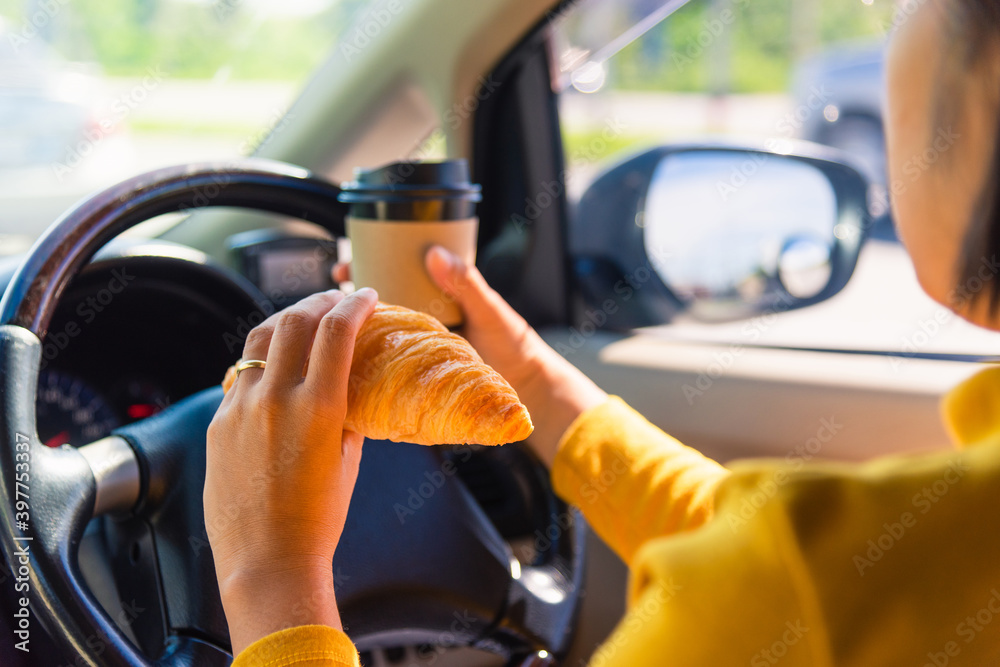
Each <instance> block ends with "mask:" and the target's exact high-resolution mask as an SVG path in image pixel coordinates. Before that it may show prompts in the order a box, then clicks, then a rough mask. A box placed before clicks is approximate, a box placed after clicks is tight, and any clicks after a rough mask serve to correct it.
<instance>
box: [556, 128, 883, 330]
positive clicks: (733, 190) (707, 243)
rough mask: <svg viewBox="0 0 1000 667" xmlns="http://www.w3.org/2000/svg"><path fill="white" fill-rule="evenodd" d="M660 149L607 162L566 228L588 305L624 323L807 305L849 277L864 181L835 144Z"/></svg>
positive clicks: (862, 213) (866, 223)
mask: <svg viewBox="0 0 1000 667" xmlns="http://www.w3.org/2000/svg"><path fill="white" fill-rule="evenodd" d="M795 147H796V149H797V150H796V152H795V153H776V152H773V151H768V150H765V149H762V148H743V147H732V146H721V145H720V146H668V147H660V148H655V149H653V150H651V151H648V152H646V153H643V154H641V155H638V156H636V157H633V158H631V159H629V160H628V161H626V162H624V163H622V164H619V165H618V166H616V167H614V168H612V169H611V170H609V171H607V172H606V173H604V174H603V175H601V176H600V177H598V178H597V180H595V181H594V183H593V184H592V185H591V186H590V187H589V188H588V190H587V191H586V192H585V193H584V194H583V196H582V197H581V199H580V201H579V203H578V206H577V209H576V211H575V214H574V215H573V216H571V220H572V223H571V226H570V230H569V246H570V256H571V259H572V263H573V269H574V273H575V278H576V284H577V287H578V288H579V292H580V295H581V296H582V298H583V300H584V305H585V306H586V308H588V309H591V310H592V309H594V308H597V309H599V310H601V311H602V312H603V314H604V315H605V316H606V317H607V326H609V327H610V328H616V329H627V328H635V327H641V326H651V325H656V324H663V323H666V322H668V321H670V320H671V319H673V318H675V317H676V316H678V315H681V314H685V315H688V316H691V317H694V318H697V319H699V320H703V321H728V320H735V319H741V318H746V317H752V316H754V315H757V314H760V313H765V312H778V311H785V310H792V309H795V308H803V307H805V306H809V305H812V304H815V303H819V302H820V301H824V300H826V299H829V298H830V297H832V296H834V295H835V294H837V293H838V292H839V291H840V290H841V289H843V288H844V286H845V285H846V284H847V281H848V279H850V277H851V274H853V272H854V268H855V266H856V265H857V260H858V254H859V253H860V251H861V246H862V244H863V242H864V239H865V235H866V233H867V231H868V229H869V228H870V227H871V215H870V213H869V210H868V183H867V181H866V180H865V177H864V176H862V175H861V173H860V172H859V171H858V170H857V169H854V168H853V167H851V166H849V165H847V164H845V163H844V162H840V161H837V160H836V159H835V157H836V154H834V153H833V152H831V151H830V150H829V149H825V148H823V147H820V146H814V145H812V144H805V143H801V144H796V145H795Z"/></svg>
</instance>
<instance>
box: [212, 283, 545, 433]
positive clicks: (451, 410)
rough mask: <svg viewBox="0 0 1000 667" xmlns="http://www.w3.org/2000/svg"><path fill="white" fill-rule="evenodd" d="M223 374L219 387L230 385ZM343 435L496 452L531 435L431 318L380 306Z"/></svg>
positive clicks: (480, 367)
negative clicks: (469, 445) (490, 448)
mask: <svg viewBox="0 0 1000 667" xmlns="http://www.w3.org/2000/svg"><path fill="white" fill-rule="evenodd" d="M235 379H236V372H235V369H234V368H233V367H230V368H229V370H228V371H227V372H226V377H225V379H224V380H223V383H222V386H223V388H224V389H225V390H226V391H229V388H230V387H231V386H232V385H233V382H234V381H235ZM344 428H345V429H347V430H350V431H354V432H356V433H360V434H361V435H363V436H365V437H367V438H372V439H375V440H393V441H396V442H412V443H416V444H420V445H436V444H465V443H475V444H480V445H502V444H504V443H507V442H517V441H519V440H524V439H525V438H527V437H528V436H529V435H530V434H531V431H532V430H533V427H532V425H531V417H530V416H529V415H528V410H527V408H525V407H524V405H523V404H522V403H521V402H520V400H518V397H517V394H516V393H515V392H514V389H513V388H512V387H511V386H510V385H509V384H507V381H506V380H504V379H503V377H501V376H500V374H499V373H497V372H496V371H495V370H493V369H492V368H490V367H489V366H487V365H486V364H485V363H484V362H483V360H482V358H481V357H480V356H479V355H478V354H477V353H476V351H475V350H474V349H473V348H472V346H471V345H470V344H469V343H468V341H466V340H465V339H464V338H462V337H461V336H459V335H457V334H453V333H451V332H449V331H448V329H447V328H445V326H444V325H443V324H441V323H440V322H438V321H437V320H436V319H434V318H433V317H431V316H430V315H425V314H423V313H419V312H416V311H413V310H409V309H408V308H402V307H400V306H390V305H386V304H383V303H379V304H378V306H376V308H375V312H374V313H373V314H372V316H371V317H370V318H368V321H367V322H366V323H365V325H364V326H363V327H362V328H361V331H360V332H359V334H358V338H357V342H356V343H355V347H354V359H353V361H352V362H351V376H350V379H349V381H348V391H347V417H346V419H345V420H344Z"/></svg>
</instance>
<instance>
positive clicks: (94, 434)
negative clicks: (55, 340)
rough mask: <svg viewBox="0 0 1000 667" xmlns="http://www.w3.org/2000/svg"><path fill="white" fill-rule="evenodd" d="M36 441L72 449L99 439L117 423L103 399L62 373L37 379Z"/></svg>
mask: <svg viewBox="0 0 1000 667" xmlns="http://www.w3.org/2000/svg"><path fill="white" fill-rule="evenodd" d="M36 410H37V413H38V437H39V438H40V439H41V441H42V442H44V443H45V444H46V445H48V446H49V447H58V446H60V445H63V444H66V443H69V444H70V445H73V446H74V447H80V446H82V445H86V444H87V443H89V442H93V441H94V440H98V439H100V438H103V437H104V436H106V435H108V434H109V433H111V431H112V430H113V429H115V428H117V427H118V426H119V425H120V424H121V422H120V420H119V418H118V415H117V414H115V411H114V410H112V409H111V406H110V405H108V403H107V402H106V401H105V400H104V398H103V397H102V396H101V395H100V394H99V393H98V392H97V391H96V390H95V389H94V388H93V387H91V386H89V385H88V384H87V383H86V382H84V381H83V380H81V379H80V378H77V377H75V376H73V375H70V374H68V373H63V372H62V371H51V370H44V371H42V372H41V374H40V375H39V377H38V400H37V402H36Z"/></svg>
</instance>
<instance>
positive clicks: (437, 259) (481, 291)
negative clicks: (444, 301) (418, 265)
mask: <svg viewBox="0 0 1000 667" xmlns="http://www.w3.org/2000/svg"><path fill="white" fill-rule="evenodd" d="M425 264H426V266H427V272H428V273H429V274H430V276H431V279H432V280H433V281H434V282H435V283H437V286H438V287H440V288H441V289H442V290H444V292H445V293H446V294H448V295H449V296H451V297H453V298H454V299H455V300H456V301H457V302H458V305H459V306H461V307H462V310H463V311H465V314H466V316H468V317H470V318H472V319H479V318H480V317H481V316H482V315H485V314H487V313H489V312H491V311H492V308H491V306H490V301H491V300H493V299H494V298H496V299H499V298H500V297H499V295H496V293H495V292H494V291H493V289H492V288H491V287H490V286H489V285H488V284H487V283H486V279H485V278H483V275H482V274H481V273H479V269H477V268H476V267H475V266H470V265H468V264H466V263H465V262H464V261H463V260H462V258H461V257H459V256H458V255H456V254H454V253H452V252H450V251H448V250H446V249H445V248H442V247H441V246H439V245H436V246H433V247H432V248H431V249H430V250H428V251H427V256H426V258H425Z"/></svg>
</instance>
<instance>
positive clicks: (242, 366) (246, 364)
mask: <svg viewBox="0 0 1000 667" xmlns="http://www.w3.org/2000/svg"><path fill="white" fill-rule="evenodd" d="M266 366H267V362H266V361H261V360H259V359H247V360H246V361H242V360H241V361H240V362H239V363H238V364H236V378H238V377H239V376H240V373H242V372H243V371H245V370H246V369H248V368H259V369H261V370H264V368H265V367H266ZM236 378H233V382H236Z"/></svg>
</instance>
